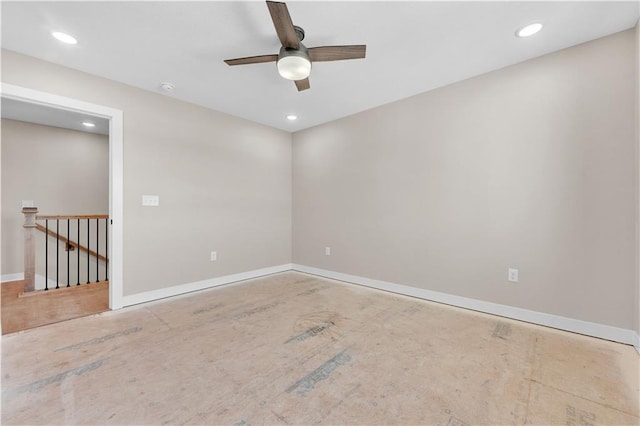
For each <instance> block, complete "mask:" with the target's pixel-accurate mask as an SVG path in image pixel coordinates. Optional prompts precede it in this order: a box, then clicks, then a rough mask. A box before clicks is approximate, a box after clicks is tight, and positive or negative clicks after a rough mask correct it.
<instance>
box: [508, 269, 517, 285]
mask: <svg viewBox="0 0 640 426" xmlns="http://www.w3.org/2000/svg"><path fill="white" fill-rule="evenodd" d="M507 279H508V280H509V281H511V282H512V283H517V282H518V270H517V269H513V268H509V271H508V272H507Z"/></svg>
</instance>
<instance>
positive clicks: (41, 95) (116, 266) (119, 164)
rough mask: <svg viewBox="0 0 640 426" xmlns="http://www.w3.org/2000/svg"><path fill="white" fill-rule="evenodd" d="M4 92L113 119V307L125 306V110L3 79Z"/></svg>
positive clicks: (110, 183) (111, 261)
mask: <svg viewBox="0 0 640 426" xmlns="http://www.w3.org/2000/svg"><path fill="white" fill-rule="evenodd" d="M0 96H1V97H3V98H7V99H12V100H17V101H22V102H28V103H32V104H38V105H43V106H47V107H52V108H57V109H61V110H66V111H73V112H79V113H82V114H87V115H93V116H96V117H101V118H106V119H108V120H109V218H110V220H111V226H110V227H109V252H108V253H107V255H108V258H109V309H120V308H122V307H123V288H124V283H123V275H124V274H123V259H124V256H123V242H124V227H123V225H124V220H123V219H124V208H123V207H124V205H123V204H124V193H123V187H124V186H123V158H122V156H123V130H124V129H123V113H122V111H121V110H119V109H115V108H111V107H106V106H103V105H97V104H92V103H89V102H85V101H81V100H78V99H72V98H68V97H65V96H60V95H54V94H52V93H47V92H41V91H39V90H33V89H28V88H26V87H21V86H16V85H13V84H7V83H2V90H1V93H0Z"/></svg>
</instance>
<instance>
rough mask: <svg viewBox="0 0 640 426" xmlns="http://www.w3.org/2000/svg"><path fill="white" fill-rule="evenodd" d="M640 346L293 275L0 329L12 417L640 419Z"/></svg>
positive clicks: (78, 420)
mask: <svg viewBox="0 0 640 426" xmlns="http://www.w3.org/2000/svg"><path fill="white" fill-rule="evenodd" d="M638 359H639V357H638V354H637V353H636V352H635V350H634V349H633V348H632V347H631V346H626V345H621V344H616V343H612V342H607V341H603V340H598V339H593V338H587V337H584V336H579V335H575V334H570V333H565V332H560V331H556V330H551V329H547V328H542V327H538V326H533V325H529V324H525V323H521V322H516V321H511V320H507V319H502V318H498V317H494V316H490V315H485V314H480V313H475V312H471V311H466V310H462V309H457V308H453V307H448V306H444V305H439V304H435V303H430V302H425V301H421V300H416V299H411V298H407V297H402V296H396V295H392V294H388V293H383V292H379V291H376V290H371V289H367V288H363V287H358V286H353V285H349V284H345V283H341V282H337V281H331V280H325V279H321V278H316V277H313V276H309V275H305V274H301V273H296V272H286V273H282V274H277V275H272V276H269V277H265V278H261V279H256V280H251V281H246V282H244V283H240V284H235V285H232V286H226V287H221V288H217V289H213V290H209V291H204V292H200V293H194V294H192V295H190V296H188V297H181V298H174V299H172V300H167V301H162V302H156V303H152V304H146V305H141V306H139V307H133V308H127V309H124V310H120V311H114V312H106V313H103V314H99V315H94V316H91V317H85V318H80V319H77V320H72V321H66V322H62V323H58V324H54V325H50V326H45V327H41V328H37V329H32V330H28V331H25V332H20V333H15V334H11V335H7V336H3V337H2V419H1V420H2V424H7V425H9V424H118V425H122V424H229V425H249V424H304V425H307V424H308V425H311V424H327V425H337V424H340V425H342V424H354V425H356V424H357V425H364V424H366V425H373V424H412V425H417V424H420V425H426V424H430V425H431V424H432V425H450V426H453V425H472V424H492V425H496V424H501V425H506V424H575V425H579V424H584V425H586V424H611V425H613V424H615V425H621V424H635V425H637V424H638V423H639V417H638V416H639V408H638V373H639V363H638Z"/></svg>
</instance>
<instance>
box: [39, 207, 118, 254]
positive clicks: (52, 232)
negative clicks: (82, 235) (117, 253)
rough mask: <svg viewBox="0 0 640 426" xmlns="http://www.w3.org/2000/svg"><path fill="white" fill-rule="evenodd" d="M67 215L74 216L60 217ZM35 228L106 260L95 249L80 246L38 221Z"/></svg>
mask: <svg viewBox="0 0 640 426" xmlns="http://www.w3.org/2000/svg"><path fill="white" fill-rule="evenodd" d="M46 217H47V218H51V217H53V216H46ZM67 217H69V218H71V219H73V218H74V217H75V216H61V218H63V219H66V218H67ZM107 217H109V216H108V215H107ZM36 218H38V217H36ZM92 218H95V216H92ZM36 229H37V230H38V231H42V232H46V233H47V234H48V235H49V236H51V237H54V238H57V239H59V240H60V241H62V242H63V243H65V244H67V245H70V246H73V247H75V248H77V249H80V250H81V251H83V252H85V253H88V254H89V255H91V256H95V257H97V258H98V259H100V260H102V261H103V262H107V258H106V257H105V256H103V255H101V254H98V253H96V252H95V251H93V250H91V249H88V248H87V247H85V246H81V245H80V244H78V243H76V242H74V241H69V239H68V238H67V237H65V236H63V235H58V234H56V232H55V231H53V230H51V229H47V228H45V227H44V226H42V225H40V224H39V223H37V224H36Z"/></svg>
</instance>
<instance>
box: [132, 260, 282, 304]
mask: <svg viewBox="0 0 640 426" xmlns="http://www.w3.org/2000/svg"><path fill="white" fill-rule="evenodd" d="M291 269H292V266H291V264H290V263H287V264H284V265H278V266H272V267H269V268H263V269H256V270H254V271H248V272H241V273H239V274H232V275H226V276H224V277H218V278H211V279H208V280H202V281H196V282H192V283H187V284H181V285H177V286H173V287H167V288H161V289H158V290H152V291H147V292H144V293H138V294H132V295H129V296H123V297H122V301H123V306H131V305H137V304H139V303H145V302H151V301H153V300H158V299H164V298H167V297H172V296H178V295H181V294H185V293H191V292H193V291H198V290H204V289H207V288H212V287H218V286H221V285H225V284H231V283H235V282H238V281H244V280H249V279H252V278H259V277H263V276H265V275H271V274H276V273H278V272H285V271H290V270H291Z"/></svg>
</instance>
